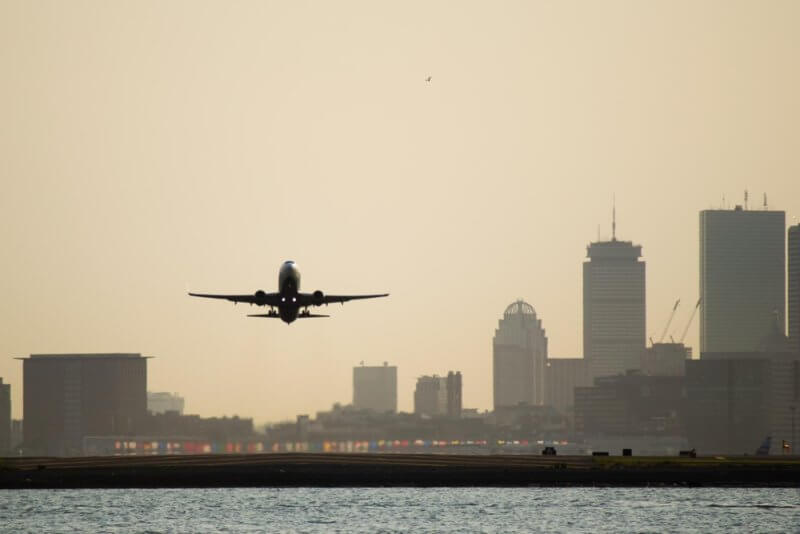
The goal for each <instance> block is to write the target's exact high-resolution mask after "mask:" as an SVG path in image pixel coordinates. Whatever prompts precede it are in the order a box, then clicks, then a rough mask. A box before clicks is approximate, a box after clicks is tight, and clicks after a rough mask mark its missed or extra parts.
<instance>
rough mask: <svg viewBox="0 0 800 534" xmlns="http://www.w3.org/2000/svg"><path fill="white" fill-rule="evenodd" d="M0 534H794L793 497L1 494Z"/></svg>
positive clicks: (595, 491) (675, 493) (686, 493)
mask: <svg viewBox="0 0 800 534" xmlns="http://www.w3.org/2000/svg"><path fill="white" fill-rule="evenodd" d="M0 531H1V532H15V533H16V532H408V531H414V532H726V533H727V532H800V490H798V489H730V488H723V489H720V488H694V489H688V488H687V489H683V488H681V489H678V488H675V489H665V488H638V489H637V488H430V489H415V488H292V489H273V488H269V489H267V488H263V489H261V488H256V489H252V488H235V489H150V490H148V489H114V490H2V491H0Z"/></svg>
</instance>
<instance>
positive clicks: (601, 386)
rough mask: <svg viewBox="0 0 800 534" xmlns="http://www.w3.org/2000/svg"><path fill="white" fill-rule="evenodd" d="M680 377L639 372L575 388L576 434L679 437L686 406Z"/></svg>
mask: <svg viewBox="0 0 800 534" xmlns="http://www.w3.org/2000/svg"><path fill="white" fill-rule="evenodd" d="M684 387H685V382H684V377H681V376H647V375H644V374H642V373H640V372H638V371H628V372H627V373H626V374H624V375H617V376H607V377H598V378H595V380H594V385H593V386H591V387H578V388H575V431H576V432H578V433H582V434H584V435H629V436H634V435H649V436H659V435H682V434H683V425H682V420H681V413H682V411H683V405H684V402H685V390H684Z"/></svg>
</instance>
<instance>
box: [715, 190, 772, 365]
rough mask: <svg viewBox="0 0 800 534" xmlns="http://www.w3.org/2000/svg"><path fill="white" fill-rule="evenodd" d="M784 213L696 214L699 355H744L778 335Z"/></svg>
mask: <svg viewBox="0 0 800 534" xmlns="http://www.w3.org/2000/svg"><path fill="white" fill-rule="evenodd" d="M784 232H785V214H784V212H782V211H767V210H758V211H756V210H752V211H749V210H744V209H742V207H741V206H736V208H735V209H732V210H704V211H701V212H700V299H701V302H700V356H701V358H702V355H703V353H706V352H748V351H753V350H757V349H758V347H759V345H760V343H761V342H762V340H764V339H765V338H766V337H767V336H769V335H770V334H771V333H773V332H774V330H775V325H776V324H777V325H778V326H779V331H780V332H781V333H783V332H784V327H783V324H784V316H783V314H784V310H785V296H784V295H785V293H784V291H785V289H786V286H785V281H784V276H785V272H786V271H785V257H784V256H785V251H784V236H785V233H784Z"/></svg>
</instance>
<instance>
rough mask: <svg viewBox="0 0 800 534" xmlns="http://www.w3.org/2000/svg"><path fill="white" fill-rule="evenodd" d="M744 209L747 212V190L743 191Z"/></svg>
mask: <svg viewBox="0 0 800 534" xmlns="http://www.w3.org/2000/svg"><path fill="white" fill-rule="evenodd" d="M744 209H745V210H747V189H745V190H744Z"/></svg>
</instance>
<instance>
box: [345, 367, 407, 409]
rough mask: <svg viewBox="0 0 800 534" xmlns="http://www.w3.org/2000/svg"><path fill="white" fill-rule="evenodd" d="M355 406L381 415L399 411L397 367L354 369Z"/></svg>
mask: <svg viewBox="0 0 800 534" xmlns="http://www.w3.org/2000/svg"><path fill="white" fill-rule="evenodd" d="M353 406H354V407H356V408H358V409H359V410H373V411H376V412H379V413H385V412H396V411H397V367H396V366H394V365H389V364H388V363H387V362H383V365H382V366H365V365H361V366H360V367H353Z"/></svg>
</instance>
